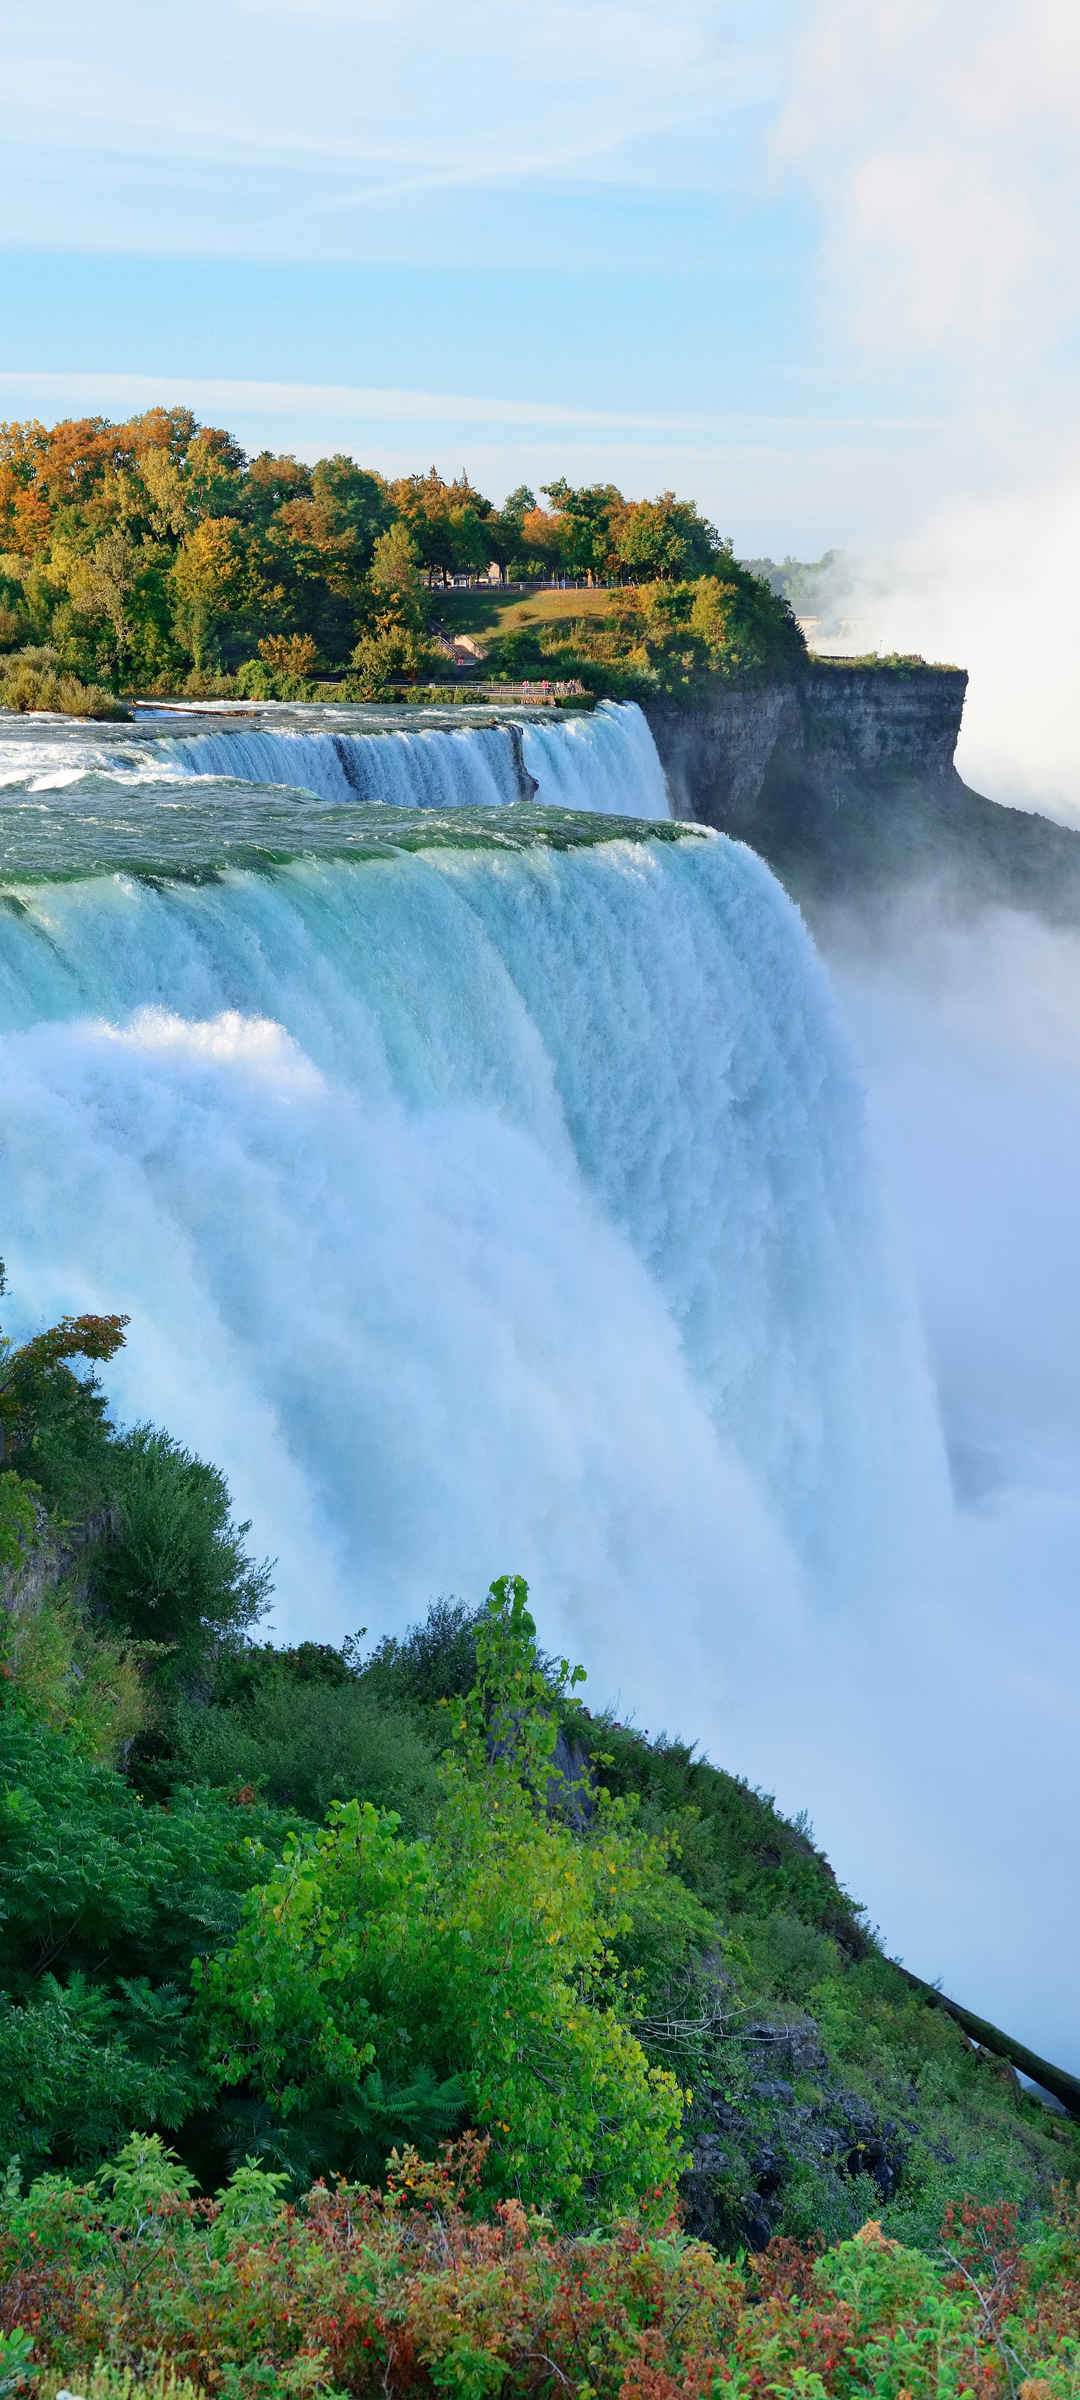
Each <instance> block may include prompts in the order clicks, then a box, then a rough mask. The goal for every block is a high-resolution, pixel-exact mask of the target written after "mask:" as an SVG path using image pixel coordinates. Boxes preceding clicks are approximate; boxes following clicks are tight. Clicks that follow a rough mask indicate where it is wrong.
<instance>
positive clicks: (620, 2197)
mask: <svg viewBox="0 0 1080 2400" xmlns="http://www.w3.org/2000/svg"><path fill="white" fill-rule="evenodd" d="M476 1639H477V1679H476V1682H475V1684H474V1686H473V1690H472V1693H471V1694H470V1697H469V1700H468V1701H467V1703H466V1704H465V1705H464V1707H463V1709H462V1713H461V1716H460V1718H459V1719H458V1721H457V1733H458V1745H459V1746H458V1754H457V1756H456V1757H455V1758H454V1759H453V1760H451V1761H448V1762H447V1764H446V1765H445V1767H444V1769H443V1802H442V1806H441V1808H440V1810H439V1813H438V1816H437V1818H436V1821H435V1826H434V1829H433V1833H432V1837H431V1839H430V1841H428V1842H408V1841H405V1840H404V1839H403V1838H402V1836H401V1833H400V1831H399V1826H398V1821H397V1819H396V1818H395V1817H394V1816H393V1815H389V1814H388V1815H380V1814H379V1813H378V1812H377V1811H376V1810H375V1809H374V1808H372V1807H371V1805H370V1803H365V1804H363V1805H361V1804H360V1803H359V1802H358V1801H355V1800H353V1801H350V1802H349V1803H348V1804H347V1805H345V1806H342V1807H337V1808H335V1809H333V1810H332V1811H331V1816H330V1822H329V1824H328V1825H327V1827H326V1828H325V1830H323V1831H320V1832H319V1833H317V1834H314V1835H306V1836H298V1837H294V1838H293V1840H292V1841H291V1842H290V1844H289V1845H288V1847H287V1849H286V1853H285V1856H284V1858H283V1859H282V1861H281V1864H280V1866H279V1867H278V1868H276V1869H275V1871H274V1874H273V1876H272V1878H271V1881H270V1883H269V1885H268V1886H267V1887H266V1890H265V1893H264V1894H254V1893H253V1894H252V1895H251V1898H250V1900H249V1902H248V1903H247V1905H246V1907H245V1911H244V1917H243V1922H242V1925H241V1928H240V1932H239V1934H238V1937H237V1940H236V1941H235V1943H234V1944H233V1946H232V1948H231V1950H230V1951H229V1952H228V1953H227V1954H226V1955H225V1956H224V1957H221V1958H218V1959H214V1960H211V1961H210V1962H209V1963H208V1964H207V1965H206V1967H205V1968H202V1969H200V1970H198V1971H197V1978H196V1981H197V1990H198V1996H199V2013H200V2019H201V2024H202V2029H203V2039H204V2042H205V2046H206V2055H207V2058H208V2060H209V2062H210V2064H211V2067H212V2071H213V2073H214V2074H215V2076H216V2078H217V2080H218V2081H219V2083H220V2084H222V2085H225V2086H234V2087H235V2086H236V2085H247V2086H249V2087H251V2088H252V2089H254V2090H255V2091H256V2092H258V2093H259V2094H260V2095H261V2097H262V2098H263V2099H264V2101H265V2102H266V2103H267V2104H268V2106H269V2108H270V2110H271V2111H272V2112H273V2113H274V2114H275V2115H276V2117H277V2120H278V2127H279V2132H278V2135H277V2144H278V2148H277V2155H279V2156H288V2157H291V2158H292V2159H293V2160H294V2161H298V2159H299V2157H300V2155H301V2154H302V2148H303V2147H305V2146H306V2147H307V2148H308V2149H309V2151H311V2150H314V2154H315V2157H316V2159H318V2160H319V2161H320V2163H321V2161H322V2160H325V2163H326V2164H327V2165H334V2166H344V2167H345V2168H346V2171H350V2170H351V2171H355V2170H356V2168H357V2166H361V2167H364V2168H368V2167H370V2165H371V2164H372V2163H373V2162H374V2163H376V2164H377V2163H378V2162H379V2159H380V2150H381V2155H382V2156H383V2157H385V2154H386V2149H387V2147H388V2138H389V2137H391V2136H392V2135H393V2133H394V2132H395V2131H400V2132H401V2133H403V2134H404V2135H405V2136H409V2135H410V2134H411V2132H412V2130H413V2128H414V2126H415V2125H417V2124H420V2123H422V2122H423V2120H424V2119H425V2118H426V2119H427V2121H428V2123H429V2124H430V2122H431V2121H432V2118H433V2117H434V2118H435V2120H436V2121H437V2118H438V2115H439V2114H440V2113H441V2114H443V2117H444V2122H449V2123H451V2124H452V2123H453V2122H454V2121H455V2119H456V2120H457V2121H459V2122H460V2121H461V2119H462V2117H463V2115H467V2117H468V2118H469V2119H471V2120H472V2122H474V2123H475V2124H477V2125H479V2126H480V2127H481V2128H482V2129H483V2130H484V2131H485V2132H486V2133H487V2134H488V2135H489V2136H490V2139H491V2170H492V2173H493V2174H494V2175H495V2176H496V2177H497V2178H498V2188H499V2189H502V2190H505V2189H507V2188H508V2187H509V2188H510V2189H513V2190H517V2191H518V2192H520V2193H521V2194H522V2195H523V2196H524V2197H526V2198H528V2199H533V2200H536V2201H539V2202H541V2203H542V2204H543V2205H545V2206H548V2205H550V2206H553V2207H555V2208H556V2209H557V2210H558V2211H559V2212H560V2214H561V2215H562V2216H563V2217H564V2219H565V2220H566V2221H567V2222H569V2223H574V2222H580V2221H581V2220H582V2219H583V2218H585V2219H586V2220H587V2219H588V2218H589V2217H591V2216H592V2215H593V2214H594V2213H595V2212H596V2211H597V2210H600V2211H605V2210H607V2211H610V2210H612V2209H615V2208H618V2207H622V2206H628V2205H633V2204H634V2203H635V2202H637V2201H638V2200H639V2199H643V2198H644V2196H645V2195H649V2198H648V2200H647V2203H646V2204H647V2206H648V2208H649V2210H650V2212H651V2213H652V2214H653V2215H656V2214H658V2213H659V2214H661V2215H662V2214H663V2213H664V2212H665V2210H666V2209H667V2208H669V2207H670V2205H671V2201H672V2198H673V2194H674V2186H675V2179H676V2177H677V2175H678V2172H679V2169H680V2166H681V2164H682V2158H681V2153H680V2151H679V2147H678V2137H679V2127H680V2122H681V2116H682V2101H683V2095H682V2093H681V2092H680V2091H679V2089H678V2086H677V2085H676V2083H675V2081H674V2078H673V2077H672V2076H671V2075H670V2074H668V2073H667V2072H665V2071H664V2070H663V2069H659V2068H655V2067H650V2066H649V2065H648V2063H647V2060H646V2058H645V2055H644V2053H643V2051H642V2049H641V2046H640V2044H639V2043H638V2042H637V2040H636V2039H635V2037H634V2034H633V2032H632V2030H631V2024H630V2017H631V2003H630V1996H629V1992H628V1989H627V1985H626V1982H625V1979H624V1978H623V1977H622V1976H621V1975H620V1973H619V1970H618V1965H617V1961H616V1958H615V1954H614V1950H613V1943H614V1941H615V1940H616V1939H617V1937H618V1936H619V1935H620V1934H621V1933H626V1932H628V1931H629V1930H630V1928H631V1925H632V1913H631V1912H632V1907H633V1904H634V1903H635V1902H636V1901H638V1900H639V1899H640V1898H641V1896H642V1895H644V1894H647V1892H648V1889H649V1887H650V1886H651V1885H653V1884H654V1883H656V1882H657V1881H658V1880H661V1879H662V1877H663V1874H664V1865H665V1856H664V1851H663V1848H662V1846H661V1845H660V1844H659V1843H657V1842H650V1841H643V1840H641V1839H640V1838H638V1837H636V1836H635V1835H634V1833H633V1831H632V1829H631V1825H630V1821H629V1816H628V1814H627V1812H626V1811H625V1810H622V1811H620V1810H618V1809H616V1808H615V1807H614V1806H612V1807H611V1808H608V1809H603V1808H601V1807H599V1806H598V1808H597V1816H596V1821H595V1823H594V1825H593V1827H592V1828H590V1830H589V1832H588V1834H587V1835H586V1836H575V1835H574V1834H573V1833H571V1831H570V1830H569V1828H568V1827H567V1826H566V1825H565V1824H564V1823H562V1822H560V1821H559V1819H558V1817H557V1816H554V1815H552V1813H551V1810H550V1806H549V1802H550V1799H551V1796H552V1794H551V1785H552V1780H553V1778H554V1777H555V1776H556V1774H557V1770H556V1769H555V1767H554V1765H553V1763H552V1753H553V1750H554V1746H555V1741H556V1726H555V1721H554V1719H553V1716H552V1713H551V1706H550V1690H549V1686H548V1683H547V1681H546V1679H545V1678H544V1677H543V1676H542V1675H541V1673H540V1671H539V1670H538V1668H537V1666H536V1663H535V1628H534V1626H533V1623H532V1619H531V1618H530V1617H529V1615H528V1612H527V1609H526V1607H525V1586H524V1585H523V1584H522V1583H521V1582H520V1580H519V1579H518V1578H512V1577H504V1578H503V1579H502V1581H501V1583H498V1584H496V1585H494V1586H493V1587H492V1594H491V1599H490V1602H489V1607H488V1610H487V1612H486V1614H485V1617H484V1619H483V1620H482V1622H481V1624H480V1626H479V1628H478V1631H477V1637H476ZM568 1674H569V1670H568V1669H564V1673H563V1676H562V1678H561V1681H562V1682H563V1684H565V1682H566V1678H567V1676H568Z"/></svg>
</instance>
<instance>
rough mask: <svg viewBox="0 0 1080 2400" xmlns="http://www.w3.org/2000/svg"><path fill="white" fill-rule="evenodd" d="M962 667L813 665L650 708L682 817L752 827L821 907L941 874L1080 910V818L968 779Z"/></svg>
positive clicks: (741, 836)
mask: <svg viewBox="0 0 1080 2400" xmlns="http://www.w3.org/2000/svg"><path fill="white" fill-rule="evenodd" d="M966 689H967V676H966V674H965V673H964V672H963V671H962V670H961V669H959V668H937V667H933V668H932V667H924V668H917V667H916V668H908V667H898V668H888V667H842V666H830V667H816V668H814V667H811V669H810V670H809V672H808V673H807V674H806V675H805V676H804V677H803V678H802V679H801V680H800V681H799V682H797V683H796V682H791V683H786V684H760V685H756V686H755V685H747V686H745V687H743V688H739V687H735V686H731V687H728V688H727V689H722V690H720V691H718V692H717V694H716V695H715V697H714V698H712V699H710V700H709V701H708V703H707V704H705V705H703V706H701V707H698V708H694V709H681V708H678V707H676V706H675V705H674V704H672V703H669V702H655V703H650V705H649V706H648V708H647V709H646V715H647V717H648V720H649V724H650V726H651V728H652V732H653V736H654V739H655V741H656V746H657V749H658V751H659V753H660V757H661V760H662V762H663V765H664V769H665V772H666V775H667V779H668V786H669V789H670V792H671V799H672V808H673V810H674V813H675V815H676V816H677V817H693V818H696V819H697V821H698V822H699V823H701V824H705V825H715V826H716V827H717V828H718V829H719V830H720V831H721V832H723V833H728V834H731V835H733V836H734V838H735V839H736V840H738V841H744V842H748V843H749V844H750V846H751V848H752V849H754V850H758V851H760V853H761V855H762V857H763V858H765V859H767V860H768V862H769V865H770V866H771V867H772V868H773V869H774V870H775V872H776V873H777V874H778V875H779V876H780V879H781V881H782V882H784V883H786V884H787V886H788V889H789V890H790V891H791V892H792V893H793V894H794V896H795V897H796V898H797V899H798V900H799V901H800V902H802V903H803V904H804V905H805V906H806V907H807V909H808V911H809V913H810V914H811V916H813V915H814V914H815V913H816V912H817V911H818V909H820V908H824V907H827V906H828V904H829V903H830V901H833V900H836V899H838V898H841V897H843V898H859V897H866V898H870V897H872V896H873V895H874V894H875V893H876V894H886V893H889V892H892V891H895V890H897V889H898V888H902V887H905V886H906V887H909V888H911V887H920V886H926V885H933V887H934V889H935V892H936V893H937V895H938V897H939V898H940V900H941V902H942V904H943V905H944V906H945V907H947V908H955V909H963V910H964V911H965V912H970V910H971V909H973V908H978V907H980V906H982V907H1012V908H1025V909H1031V910H1033V911H1035V912H1036V913H1037V914H1039V915H1041V916H1044V917H1046V918H1048V919H1049V920H1050V921H1051V922H1054V923H1057V924H1069V925H1075V924H1077V923H1080V832H1074V831H1072V830H1071V829H1070V828H1068V827H1066V826H1062V825H1055V824H1052V823H1050V821H1049V820H1048V819H1047V818H1045V817H1038V816H1033V815H1028V814H1026V813H1025V812H1024V811H1023V810H1020V809H1014V808H1003V807H1000V806H998V804H997V803H996V802H994V801H992V800H985V799H983V798H982V797H981V795H980V794H979V793H978V792H973V791H971V790H970V789H969V787H968V785H967V784H965V783H964V782H963V781H962V780H961V778H960V776H959V775H958V774H957V772H956V768H955V765H954V763H953V762H954V757H955V752H956V743H957V738H958V736H959V732H960V722H961V717H962V714H963V706H964V695H965V692H966Z"/></svg>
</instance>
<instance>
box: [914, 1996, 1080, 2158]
mask: <svg viewBox="0 0 1080 2400" xmlns="http://www.w3.org/2000/svg"><path fill="white" fill-rule="evenodd" d="M891 1963H892V1964H893V1965H894V1966H895V1967H896V1970H897V1973H898V1974H900V1975H902V1976H903V1978H904V1982H905V1983H906V1984H909V1985H910V1987H911V1990H912V1991H913V1992H921V1994H922V1996H923V1999H924V2000H929V2001H930V2002H931V2004H932V2005H933V2006H935V2007H937V2008H943V2009H944V2011H945V2014H946V2016H947V2017H952V2018H953V2019H954V2021H955V2023H956V2024H957V2025H962V2026H963V2029H964V2032H965V2033H967V2034H970V2036H971V2039H972V2041H973V2042H978V2044H979V2046H980V2048H981V2049H983V2050H992V2051H993V2053H994V2056H995V2058H1005V2059H1007V2060H1008V2062H1009V2065H1010V2066H1011V2067H1015V2068H1016V2069H1017V2072H1018V2073H1019V2074H1021V2075H1030V2077H1031V2080H1032V2083H1037V2084H1038V2085H1039V2087H1040V2090H1042V2091H1044V2092H1050V2093H1052V2095H1053V2097H1054V2099H1055V2100H1060V2102H1061V2105H1062V2108H1063V2109H1064V2110H1065V2112H1066V2114H1067V2115H1068V2116H1070V2117H1074V2118H1075V2119H1076V2121H1077V2123H1078V2124H1080V2076H1078V2075H1069V2074H1067V2073H1066V2071H1065V2069H1064V2067H1053V2066H1051V2064H1050V2061H1049V2059H1046V2058H1040V2057H1039V2055H1038V2053H1037V2051H1035V2050H1028V2049H1026V2048H1025V2045H1024V2043H1023V2042H1017V2041H1014V2040H1013V2037H1012V2035H1011V2034H1009V2033H1002V2031H1001V2028H1000V2026H998V2025H990V2024H988V2023H987V2021H986V2018H985V2017H977V2016H975V2015H974V2014H973V2012H972V2010H971V2009H970V2008H962V2007H961V2005H960V2002H959V2001H958V2000H949V1999H948V1998H947V1997H946V1995H945V1993H944V1992H939V1991H938V1989H937V1987H936V1985H935V1984H932V1983H924V1982H923V1979H922V1976H921V1975H913V1974H912V1972H911V1968H910V1967H902V1966H901V1965H900V1963H899V1961H898V1960H896V1959H894V1960H893V1961H892V1962H891Z"/></svg>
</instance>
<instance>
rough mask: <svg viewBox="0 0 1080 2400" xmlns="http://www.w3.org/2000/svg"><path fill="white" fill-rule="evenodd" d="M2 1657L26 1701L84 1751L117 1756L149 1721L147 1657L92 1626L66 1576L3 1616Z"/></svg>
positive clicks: (104, 1756)
mask: <svg viewBox="0 0 1080 2400" xmlns="http://www.w3.org/2000/svg"><path fill="white" fill-rule="evenodd" d="M0 1659H2V1664H3V1671H4V1673H5V1675H6V1677H7V1678H8V1680H9V1681H11V1682H12V1683H14V1685H15V1686H16V1689H17V1691H18V1694H19V1698H20V1701H21V1702H22V1704H23V1706H24V1707H25V1708H27V1709H29V1711H30V1712H31V1714H32V1715H34V1716H37V1717H41V1718H42V1719H43V1720H44V1721H45V1723H46V1724H48V1725H50V1726H52V1727H53V1729H54V1730H55V1731H57V1732H62V1733H64V1734H65V1735H66V1736H67V1739H68V1740H69V1742H70V1743H71V1745H72V1747H73V1749H75V1750H76V1751H77V1752H78V1753H79V1755H80V1756H81V1757H86V1758H96V1759H103V1760H113V1761H115V1760H116V1758H117V1757H118V1756H119V1755H120V1754H121V1753H124V1752H126V1750H127V1748H128V1746H129V1744H130V1743H131V1742H132V1741H133V1740H134V1739H135V1737H136V1735H137V1734H139V1733H141V1731H142V1729H143V1727H144V1725H145V1723H146V1721H147V1715H148V1698H147V1689H146V1682H145V1679H144V1675H143V1672H142V1668H143V1665H144V1664H145V1663H148V1662H147V1661H146V1660H145V1658H144V1657H143V1656H141V1655H140V1652H139V1650H138V1648H137V1646H136V1645H134V1644H132V1643H130V1642H126V1641H124V1640H123V1639H122V1638H118V1637H116V1636H113V1635H110V1634H109V1633H108V1632H107V1631H106V1630H105V1629H104V1628H103V1627H101V1626H100V1625H96V1626H91V1624H90V1623H89V1622H88V1620H87V1616H86V1612H85V1609H84V1608H82V1607H80V1606H79V1604H78V1602H77V1600H76V1599H75V1596H74V1594H73V1592H72V1591H71V1590H70V1589H68V1588H65V1585H64V1583H63V1582H61V1583H60V1584H58V1585H54V1586H53V1587H52V1588H51V1589H49V1590H47V1591H46V1592H45V1593H43V1595H42V1597H41V1598H40V1600H38V1601H37V1602H36V1603H35V1605H33V1606H32V1607H29V1608H20V1609H18V1610H17V1611H16V1612H14V1613H13V1614H12V1615H10V1616H9V1617H8V1618H7V1621H6V1623H5V1622H4V1620H3V1619H0Z"/></svg>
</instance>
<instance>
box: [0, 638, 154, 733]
mask: <svg viewBox="0 0 1080 2400" xmlns="http://www.w3.org/2000/svg"><path fill="white" fill-rule="evenodd" d="M0 708H9V709H15V710H18V711H20V712H26V711H28V710H36V709H45V710H48V711H50V712H51V713H53V714H58V715H61V716H65V717H98V718H124V719H126V718H130V715H131V710H130V708H128V707H127V706H126V704H125V702H124V701H123V700H120V699H118V698H117V696H116V694H115V692H107V691H106V690H105V689H104V687H103V686H102V685H101V684H99V683H84V682H83V681H82V679H81V677H79V676H78V675H74V674H72V672H71V670H70V669H69V668H67V667H65V666H64V665H63V663H62V661H61V659H60V656H59V653H58V652H57V651H55V650H51V649H48V648H38V649H26V650H17V651H15V652H14V653H12V654H10V655H8V656H7V657H5V658H3V659H0Z"/></svg>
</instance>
